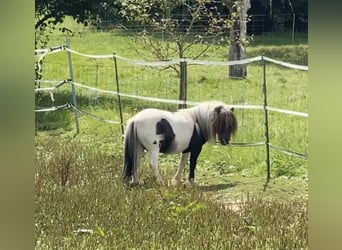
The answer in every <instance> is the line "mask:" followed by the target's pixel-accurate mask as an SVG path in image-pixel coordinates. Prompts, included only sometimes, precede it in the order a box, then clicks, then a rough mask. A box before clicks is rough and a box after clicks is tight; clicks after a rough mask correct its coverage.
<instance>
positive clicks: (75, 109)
mask: <svg viewBox="0 0 342 250" xmlns="http://www.w3.org/2000/svg"><path fill="white" fill-rule="evenodd" d="M66 46H67V47H68V48H69V49H70V39H69V38H67V39H66ZM67 55H68V64H69V78H70V81H72V82H73V81H74V73H73V70H72V61H71V52H70V51H67ZM71 93H72V104H73V106H74V109H73V110H74V116H75V124H76V134H78V133H79V132H80V128H79V124H78V111H77V102H76V93H75V86H74V84H72V83H71Z"/></svg>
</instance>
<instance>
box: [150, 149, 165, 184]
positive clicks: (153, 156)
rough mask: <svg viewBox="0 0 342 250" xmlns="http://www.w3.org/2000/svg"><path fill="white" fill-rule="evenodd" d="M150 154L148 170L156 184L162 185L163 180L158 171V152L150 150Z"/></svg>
mask: <svg viewBox="0 0 342 250" xmlns="http://www.w3.org/2000/svg"><path fill="white" fill-rule="evenodd" d="M149 153H150V162H149V164H150V168H151V169H152V171H153V174H154V176H155V177H156V180H157V183H158V184H162V182H163V178H162V176H161V175H160V173H159V170H158V158H159V150H152V151H150V152H149Z"/></svg>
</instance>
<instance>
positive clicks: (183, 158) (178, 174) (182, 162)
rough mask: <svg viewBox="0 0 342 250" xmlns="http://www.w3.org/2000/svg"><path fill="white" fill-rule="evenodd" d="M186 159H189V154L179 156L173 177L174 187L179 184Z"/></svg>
mask: <svg viewBox="0 0 342 250" xmlns="http://www.w3.org/2000/svg"><path fill="white" fill-rule="evenodd" d="M188 157H189V153H182V156H181V158H180V161H179V166H178V170H177V173H176V174H175V177H174V180H175V182H176V185H180V184H181V181H182V172H183V170H184V167H185V164H186V161H187V160H188Z"/></svg>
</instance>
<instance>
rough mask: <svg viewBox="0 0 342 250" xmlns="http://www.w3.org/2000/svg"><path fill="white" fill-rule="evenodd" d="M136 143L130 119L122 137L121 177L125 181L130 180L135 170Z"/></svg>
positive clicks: (135, 133) (135, 131) (132, 123)
mask: <svg viewBox="0 0 342 250" xmlns="http://www.w3.org/2000/svg"><path fill="white" fill-rule="evenodd" d="M137 144H138V138H137V130H136V128H135V126H134V121H131V122H129V123H128V125H127V128H126V132H125V139H124V166H123V171H122V177H123V179H124V181H126V182H129V181H130V178H131V176H132V175H133V174H134V172H135V171H136V164H137V162H136V160H137V146H138V145H137Z"/></svg>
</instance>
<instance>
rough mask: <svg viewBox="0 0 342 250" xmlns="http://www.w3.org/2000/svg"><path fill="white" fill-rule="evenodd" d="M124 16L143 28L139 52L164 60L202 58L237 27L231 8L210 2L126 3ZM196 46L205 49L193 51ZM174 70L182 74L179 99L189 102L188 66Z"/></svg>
mask: <svg viewBox="0 0 342 250" xmlns="http://www.w3.org/2000/svg"><path fill="white" fill-rule="evenodd" d="M222 11H225V12H226V15H223V14H222ZM120 13H121V14H122V15H123V16H124V17H125V18H126V19H127V20H128V21H130V22H136V23H139V24H141V25H142V26H143V29H142V31H141V32H140V34H139V36H137V37H136V39H137V41H136V43H135V44H136V46H137V47H136V49H137V50H138V52H139V53H140V54H142V55H143V56H144V55H147V54H146V52H148V55H149V57H150V56H151V55H153V56H154V57H156V58H157V59H159V60H163V61H164V60H171V59H173V58H174V57H175V56H177V57H178V58H190V59H198V58H199V57H200V56H202V55H203V54H204V53H205V52H206V51H207V50H208V49H209V48H210V47H211V46H212V45H214V44H217V43H222V42H225V41H227V37H228V36H229V29H230V27H231V26H232V24H233V20H231V18H229V16H228V15H227V14H228V9H227V7H226V6H225V5H224V4H222V3H217V2H215V1H210V0H193V1H183V0H178V1H167V0H162V1H160V0H159V1H157V0H123V1H122V10H121V12H120ZM232 14H233V13H230V16H234V15H232ZM161 40H163V42H161ZM196 44H202V45H204V46H202V49H197V50H192V49H191V48H192V47H193V46H194V45H196ZM139 45H140V46H141V47H138V46H139ZM170 67H172V68H173V69H174V70H176V71H177V73H178V74H179V75H180V87H179V89H180V91H179V99H180V100H186V77H185V75H186V71H185V70H186V67H182V64H181V67H180V68H177V66H170ZM184 106H185V105H180V107H184Z"/></svg>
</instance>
